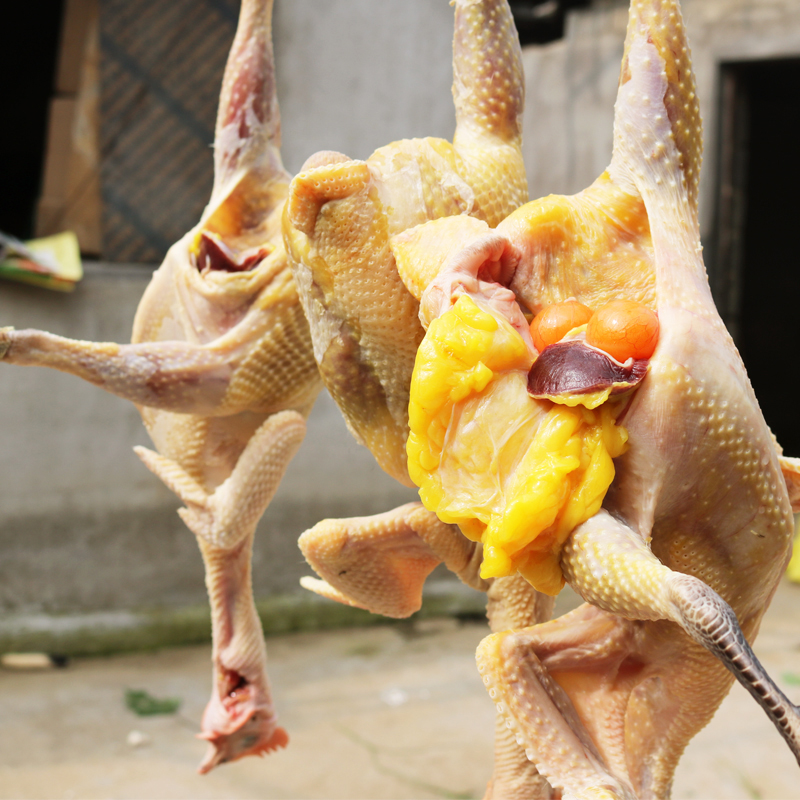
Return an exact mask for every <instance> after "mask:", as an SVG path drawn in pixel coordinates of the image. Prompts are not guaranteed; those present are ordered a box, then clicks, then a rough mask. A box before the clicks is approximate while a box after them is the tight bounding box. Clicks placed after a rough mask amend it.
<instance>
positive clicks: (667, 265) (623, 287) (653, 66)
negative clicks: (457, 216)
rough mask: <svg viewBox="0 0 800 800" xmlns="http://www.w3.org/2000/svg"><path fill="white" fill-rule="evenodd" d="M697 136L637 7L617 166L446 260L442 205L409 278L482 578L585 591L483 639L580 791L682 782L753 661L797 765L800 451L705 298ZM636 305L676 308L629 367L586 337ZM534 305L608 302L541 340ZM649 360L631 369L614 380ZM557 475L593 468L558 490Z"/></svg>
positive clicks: (503, 699) (509, 690)
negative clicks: (612, 308)
mask: <svg viewBox="0 0 800 800" xmlns="http://www.w3.org/2000/svg"><path fill="white" fill-rule="evenodd" d="M701 152H702V130H701V123H700V115H699V106H698V101H697V98H696V96H695V84H694V78H693V75H692V71H691V63H690V56H689V50H688V43H687V41H686V35H685V31H684V28H683V22H682V19H681V13H680V8H679V6H678V4H677V2H675V1H674V0H633V2H632V5H631V11H630V21H629V27H628V35H627V39H626V44H625V55H624V58H623V64H622V72H621V78H620V88H619V94H618V98H617V105H616V116H615V131H614V154H613V158H612V161H611V164H610V166H609V168H608V170H607V171H606V172H604V173H603V175H601V176H600V178H598V180H597V181H596V182H595V183H594V184H593V185H592V186H591V187H589V188H588V189H587V190H585V191H584V192H581V193H580V194H578V195H576V196H574V197H554V196H551V197H547V198H544V199H543V200H540V201H536V202H533V203H530V204H528V205H526V206H524V207H522V208H521V209H519V210H518V211H516V212H515V213H514V214H512V215H511V216H509V217H508V218H507V219H506V220H504V221H503V222H502V223H501V224H500V225H499V226H498V227H497V229H496V231H491V232H490V231H487V230H486V229H484V230H483V231H481V230H479V226H477V225H476V226H474V234H473V235H472V236H471V237H466V238H465V246H463V247H461V248H452V245H446V246H444V247H438V251H437V244H436V243H437V242H441V241H446V238H447V231H446V230H445V225H446V223H447V221H441V222H438V223H429V225H427V226H423V227H422V228H420V229H418V230H416V231H409V232H408V233H407V234H405V235H404V237H401V238H402V239H403V241H402V248H403V253H404V256H403V259H402V261H401V263H400V269H401V273H407V274H408V275H409V276H410V277H409V278H408V279H407V283H409V285H411V284H412V283H415V282H416V283H417V284H419V283H420V282H424V281H425V280H429V281H430V282H429V285H428V287H427V289H426V291H425V293H424V295H423V296H422V316H423V318H424V319H426V320H427V321H428V322H430V323H431V324H430V327H429V329H428V333H427V335H426V340H425V342H423V345H422V347H421V348H420V352H419V356H418V359H417V371H416V372H415V377H414V384H413V385H412V392H411V407H410V413H411V418H412V438H411V440H410V441H409V450H408V452H409V459H410V465H411V466H413V470H412V474H413V475H415V477H416V478H417V481H418V483H419V484H420V485H421V486H422V487H423V491H422V496H423V499H425V500H426V502H427V504H428V505H429V506H434V505H435V506H436V507H437V508H438V509H440V510H441V511H442V513H440V517H442V518H443V519H445V520H450V521H453V519H454V517H459V515H461V517H464V518H465V519H464V521H463V522H462V525H461V527H462V530H463V531H464V532H465V533H466V534H467V535H468V536H470V537H471V538H474V539H477V540H479V541H482V543H483V545H484V554H485V557H484V565H483V568H482V575H484V577H489V576H490V575H503V574H506V573H508V572H515V571H516V570H517V569H519V570H520V571H521V572H522V573H523V574H525V575H526V577H528V578H529V580H531V581H533V583H534V585H537V586H540V588H542V589H543V590H544V591H547V592H548V593H553V592H556V591H558V589H559V588H560V586H561V584H562V583H563V581H564V579H566V581H567V582H568V583H569V584H570V585H571V586H572V588H573V589H574V590H575V591H576V592H578V594H580V595H581V596H582V597H583V598H584V599H585V600H586V601H587V603H586V604H585V605H583V606H581V607H580V608H578V609H576V610H575V611H573V612H571V613H570V614H567V615H566V616H564V617H562V618H560V619H557V620H554V621H552V622H548V623H545V624H541V625H537V626H535V627H531V628H527V629H524V630H515V631H505V632H501V633H496V634H494V635H492V636H490V637H488V638H487V639H486V640H485V641H484V642H483V643H482V644H481V646H480V647H479V649H478V665H479V668H480V671H481V673H482V675H483V678H484V682H485V683H486V685H487V687H488V688H489V692H490V695H491V696H492V698H493V699H494V700H495V702H496V703H497V707H498V711H499V713H500V715H501V716H502V717H503V718H505V719H506V721H507V724H508V725H509V727H510V729H512V730H513V731H514V733H515V736H516V739H517V742H518V743H519V744H520V745H521V746H523V747H524V748H525V749H526V752H527V754H528V757H529V759H530V760H531V761H532V762H533V763H534V764H535V765H536V766H537V768H538V770H539V772H540V773H541V774H542V775H543V776H545V777H546V778H547V779H548V781H549V783H550V784H551V785H552V786H553V787H555V788H556V789H558V790H561V791H562V792H563V793H564V796H569V797H574V798H581V799H583V798H585V799H586V800H588V798H601V797H603V798H663V797H667V796H668V795H669V791H670V786H671V781H672V775H673V772H674V769H675V766H676V764H677V761H678V759H679V757H680V755H681V753H682V751H683V749H684V748H685V746H686V744H687V743H688V741H689V740H690V738H691V737H692V736H693V735H694V734H695V733H696V732H697V731H699V730H700V729H701V728H702V727H703V726H704V725H706V724H707V722H708V721H709V720H710V718H711V716H712V715H713V714H714V712H715V711H716V709H717V707H718V706H719V704H720V703H721V701H722V699H723V697H724V696H725V695H726V694H727V692H728V690H729V688H730V685H731V682H732V680H733V678H734V677H736V678H737V679H738V680H739V681H741V683H742V684H743V685H744V686H745V687H746V688H747V689H748V691H750V693H751V694H752V695H753V696H754V697H755V699H756V700H757V701H758V702H759V703H760V704H761V706H762V707H763V708H764V710H765V712H766V713H767V714H768V716H769V717H770V718H771V719H772V721H773V722H774V723H775V725H776V727H777V728H778V730H779V731H780V733H781V734H782V735H783V737H784V738H785V739H786V741H787V743H788V744H789V746H790V748H791V749H792V751H793V752H794V754H795V756H796V757H798V759H799V760H800V710H798V708H797V707H795V706H793V705H792V704H791V703H790V702H789V700H788V699H787V698H786V697H785V696H784V695H783V694H782V693H781V692H780V690H779V689H778V688H777V686H776V685H775V683H774V682H773V681H772V680H771V678H770V677H769V676H768V675H767V674H766V673H765V672H764V670H763V668H762V667H761V665H760V664H759V663H758V661H757V659H756V658H755V656H754V655H753V653H752V651H751V650H750V647H749V646H748V644H747V640H748V639H749V640H752V638H753V637H754V636H755V634H756V633H757V631H758V626H759V623H760V620H761V617H762V615H763V613H764V611H765V609H766V608H767V606H768V604H769V601H770V599H771V597H772V595H773V593H774V591H775V589H776V587H777V585H778V581H779V580H780V578H781V576H782V574H783V572H784V570H785V567H786V563H787V561H788V558H789V552H790V547H791V539H792V533H793V527H794V526H793V517H792V500H795V501H796V499H797V489H796V475H797V471H796V467H797V463H796V461H794V460H790V459H785V458H783V457H782V456H781V455H780V453H779V449H778V448H777V446H776V443H775V440H774V437H773V436H772V435H771V433H770V431H769V429H768V428H767V426H766V424H765V422H764V420H763V417H762V415H761V411H760V409H759V406H758V403H757V401H756V398H755V396H754V394H753V391H752V388H751V386H750V383H749V380H748V378H747V375H746V373H745V369H744V366H743V364H742V362H741V359H740V357H739V354H738V353H737V351H736V348H735V347H734V345H733V342H732V340H731V337H730V336H729V334H728V332H727V331H726V329H725V327H724V325H723V323H722V320H721V319H720V317H719V315H718V313H717V311H716V309H715V307H714V304H713V301H712V299H711V294H710V291H709V287H708V281H707V277H706V273H705V269H704V266H703V261H702V247H701V245H700V240H699V228H698V219H697V186H698V179H699V171H700V161H701ZM432 276H434V277H433V280H430V279H431V277H432ZM505 287H510V290H509V289H508V288H505ZM620 299H622V300H625V301H628V302H629V303H631V304H632V305H634V306H636V307H637V308H639V309H642V308H644V309H645V311H646V310H647V309H648V308H649V309H650V311H651V312H657V329H658V338H657V343H656V344H655V345H654V351H651V352H649V353H648V354H647V355H646V356H644V357H642V356H633V355H632V356H631V358H630V361H627V360H626V359H627V356H625V355H623V356H618V359H620V360H622V361H625V363H619V360H618V359H615V358H613V357H612V356H610V355H608V353H604V352H603V347H601V346H599V345H597V344H596V343H593V341H592V338H591V337H592V331H591V328H592V319H593V318H596V317H595V315H596V314H599V313H600V311H601V310H602V309H603V308H604V307H607V306H608V305H609V304H610V303H611V302H612V301H619V300H620ZM517 301H519V302H521V303H523V304H524V305H525V306H526V307H527V308H528V309H530V310H531V311H532V312H534V313H538V312H541V311H543V310H546V309H548V308H551V307H554V306H555V305H556V304H570V303H575V301H577V302H578V303H580V304H582V305H584V306H585V307H587V309H589V311H590V312H591V311H592V310H593V311H594V313H593V315H592V317H590V318H589V322H588V326H587V325H585V324H577V325H568V326H567V330H566V331H564V332H563V333H561V334H558V335H555V336H554V340H553V341H550V342H545V343H544V344H543V345H540V347H541V350H539V349H537V348H536V347H534V345H533V342H532V341H531V339H530V334H529V332H528V329H527V325H526V323H525V320H524V318H523V316H522V311H521V309H520V306H519V305H518V304H517ZM453 304H455V305H453ZM637 313H638V312H637ZM647 313H650V312H647ZM453 315H455V317H454V316H453ZM653 319H655V317H653ZM584 322H585V320H584ZM443 326H444V328H443ZM447 326H450V327H449V328H448V327H447ZM445 329H446V330H445ZM625 331H626V328H625V325H624V324H622V323H621V324H620V327H619V328H618V332H619V333H620V335H622V336H624V335H627V334H625ZM448 336H449V337H450V338H449V339H448V338H446V337H448ZM480 336H487V337H489V338H490V339H492V341H491V342H490V343H488V344H487V345H486V348H485V352H486V355H485V356H480V358H479V354H478V353H477V352H476V347H475V345H470V346H466V344H465V343H467V342H473V341H475V342H477V341H478V339H479V338H480ZM429 337H433V338H432V339H431V340H430V343H429V342H428V340H429ZM469 337H473V338H469ZM515 337H516V338H515ZM612 338H614V337H612ZM501 339H502V340H503V341H502V342H501V341H500V340H501ZM487 341H488V340H487ZM442 342H444V344H445V345H446V346H444V347H442V346H441V344H440V343H442ZM448 342H450V344H452V345H453V346H449V345H447V343H448ZM506 342H511V345H509V344H507V343H506ZM459 347H462V348H463V352H462V350H459V349H458V348H459ZM610 349H611V348H610V347H609V351H610ZM637 358H638V359H640V360H639V362H637V361H636V359H637ZM443 359H444V360H443ZM446 359H451V360H452V362H453V364H454V366H452V367H449V368H448V367H447V366H444V367H443V364H446V363H449V362H446ZM470 359H471V360H470ZM480 359H483V360H480ZM637 363H639V364H640V365H641V367H640V372H639V375H638V377H636V379H635V380H634V379H633V378H632V377H631V378H630V379H629V378H624V379H623V380H621V381H620V382H619V384H615V383H614V381H611V380H610V379H608V377H607V375H608V374H612V373H614V372H615V371H616V373H615V374H618V375H619V374H622V373H624V370H625V369H627V370H628V371H629V372H628V374H630V373H631V371H635V369H636V364H637ZM598 364H599V365H600V366H598ZM531 365H532V366H531ZM607 365H610V366H612V367H613V368H614V370H612V372H611V373H609V372H608V370H607V369H606V366H607ZM448 370H449V371H448ZM437 371H438V372H437ZM442 371H444V374H443V375H442V374H441V373H442ZM437 381H438V383H437ZM604 381H606V382H605V383H604ZM612 384H613V385H614V386H617V385H618V388H620V390H621V391H620V393H619V394H614V393H613V390H612V388H611V387H612ZM600 389H603V391H602V392H601V391H600ZM581 398H582V399H581ZM442 409H443V411H442ZM581 409H582V410H581ZM602 409H607V412H606V416H605V417H603V418H602V419H601V418H600V412H601V410H602ZM415 419H416V422H415ZM443 420H444V422H443ZM565 421H566V425H565V424H564V422H565ZM581 425H583V426H584V428H581ZM558 426H560V427H558ZM582 430H583V431H584V432H581V431H582ZM467 442H474V443H478V444H479V445H480V447H481V448H483V450H481V449H477V450H476V449H474V448H473V450H470V447H469V446H468V445H467V444H465V443H467ZM542 442H544V443H545V444H546V446H545V447H544V448H543V449H542V448H541V444H542ZM590 443H591V445H592V447H595V446H596V447H597V448H598V449H597V450H593V449H592V448H591V447H589V446H588V445H589V444H590ZM603 445H604V446H605V448H606V449H607V451H608V452H606V454H605V456H602V457H601V459H600V460H598V461H597V462H595V460H594V458H595V454H596V453H597V452H598V451H599V450H603V449H604V448H603ZM537 448H540V449H539V450H537ZM571 453H574V454H575V455H571ZM611 457H615V460H614V462H613V465H612V461H611ZM603 460H604V464H605V466H603V467H601V466H599V464H600V461H603ZM543 465H544V466H543ZM545 467H546V469H545ZM595 467H596V469H595ZM609 468H610V472H609V471H608V469H609ZM582 470H583V472H581V471H582ZM592 470H595V471H594V472H592ZM603 470H605V472H606V477H605V478H603V480H602V481H600V482H599V483H595V484H591V483H587V481H585V480H584V474H585V475H589V474H590V473H591V474H592V476H595V477H596V476H597V475H600V473H601V472H602V471H603ZM558 471H561V472H564V473H569V472H570V471H573V473H574V474H575V475H578V476H579V477H578V479H576V480H573V481H572V482H570V481H569V480H566V479H565V480H564V481H562V482H561V483H560V484H559V485H557V486H555V488H554V487H552V486H551V485H550V484H551V483H552V481H553V475H554V474H555V472H558ZM587 480H588V479H587ZM520 486H522V487H523V489H524V491H521V492H520V491H519V487H520ZM587 486H588V488H587ZM598 487H599V488H598ZM606 491H607V494H606ZM520 509H522V511H524V514H522V516H520ZM540 519H543V520H544V522H543V523H542V524H541V525H539V527H538V528H537V529H536V530H535V531H533V530H531V528H532V526H533V525H534V523H536V524H537V525H538V524H539V521H540ZM566 519H569V520H570V523H569V524H566V525H563V524H561V523H562V522H563V521H564V520H566ZM459 521H460V519H459ZM526 526H527V530H526ZM562 533H563V536H562V535H561V534H562ZM504 548H505V549H504ZM495 550H498V551H501V552H494V551H495ZM726 668H727V671H726Z"/></svg>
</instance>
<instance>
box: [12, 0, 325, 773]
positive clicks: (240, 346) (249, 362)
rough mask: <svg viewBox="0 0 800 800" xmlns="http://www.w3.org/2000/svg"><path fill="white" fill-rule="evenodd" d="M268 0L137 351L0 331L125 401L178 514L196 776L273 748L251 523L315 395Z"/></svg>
mask: <svg viewBox="0 0 800 800" xmlns="http://www.w3.org/2000/svg"><path fill="white" fill-rule="evenodd" d="M271 17H272V0H243V2H242V8H241V13H240V18H239V25H238V28H237V32H236V37H235V39H234V42H233V45H232V48H231V51H230V55H229V57H228V63H227V66H226V69H225V76H224V79H223V85H222V91H221V95H220V104H219V111H218V115H217V125H216V132H215V149H214V187H213V191H212V195H211V199H210V201H209V203H208V206H207V207H206V209H205V211H204V213H203V216H202V219H201V220H200V222H199V223H198V224H197V226H196V227H195V228H193V229H192V230H191V231H189V232H188V233H187V234H186V235H185V236H184V237H183V238H182V239H181V240H180V241H178V242H177V243H176V244H175V245H173V246H172V247H171V248H170V250H169V252H168V253H167V256H166V258H165V260H164V263H163V264H162V265H161V267H160V268H159V269H158V270H157V271H156V272H155V274H154V276H153V279H152V281H151V283H150V285H149V286H148V288H147V290H146V291H145V294H144V296H143V297H142V300H141V302H140V304H139V308H138V311H137V313H136V318H135V320H134V329H133V337H132V341H133V343H132V344H129V345H118V344H113V343H93V342H80V341H72V340H69V339H64V338H61V337H58V336H53V335H51V334H48V333H44V332H41V331H33V330H27V331H26V330H22V331H14V330H11V329H2V330H0V360H2V361H4V362H5V363H9V364H24V365H34V366H48V367H52V368H55V369H59V370H62V371H65V372H69V373H71V374H74V375H77V376H79V377H81V378H83V379H84V380H87V381H89V382H91V383H93V384H95V385H97V386H99V387H101V388H103V389H105V390H106V391H110V392H113V393H114V394H117V395H119V396H121V397H124V398H126V399H128V400H131V401H132V402H134V403H136V404H137V406H138V407H139V410H140V412H141V415H142V419H143V420H144V423H145V426H146V427H147V430H148V433H149V434H150V437H151V439H152V440H153V443H154V445H155V447H156V450H157V452H153V451H151V450H147V449H145V448H137V453H138V454H139V456H140V457H141V458H142V460H143V461H144V463H145V464H146V465H147V467H148V468H150V469H151V470H152V471H153V472H155V474H156V475H158V476H159V477H160V478H161V479H162V480H163V481H164V483H165V484H166V485H167V486H168V487H169V488H170V489H172V490H173V491H174V492H175V493H176V494H177V495H178V496H179V497H180V498H181V500H183V502H184V503H185V504H186V508H183V509H181V511H180V512H179V513H180V514H181V516H182V518H183V520H184V521H185V522H186V524H187V526H188V527H189V528H190V529H191V530H192V531H193V532H194V533H195V535H196V537H197V541H198V544H199V546H200V551H201V553H202V556H203V561H204V564H205V569H206V586H207V588H208V594H209V599H210V601H211V619H212V641H213V664H214V688H213V692H212V695H211V700H210V701H209V703H208V706H207V707H206V710H205V713H204V715H203V722H202V733H201V734H200V735H201V736H202V737H203V738H206V739H208V741H209V748H208V753H207V755H206V758H205V760H204V761H203V763H202V765H201V767H200V771H201V772H207V771H208V770H210V769H212V768H213V767H214V766H216V765H217V764H220V763H223V762H226V761H232V760H235V759H237V758H241V757H242V756H246V755H250V754H263V753H266V752H269V751H270V750H274V749H275V748H277V747H281V746H284V745H285V744H286V742H287V735H286V732H285V731H284V730H283V728H281V727H279V726H278V724H277V717H276V714H275V709H274V707H273V703H272V699H271V696H270V688H269V682H268V679H267V672H266V649H265V645H264V638H263V635H262V631H261V623H260V621H259V618H258V614H257V612H256V608H255V604H254V601H253V595H252V589H251V584H250V559H251V552H252V543H253V536H254V534H255V529H256V525H257V523H258V521H259V519H260V518H261V516H262V514H263V513H264V510H265V509H266V507H267V505H268V504H269V502H270V500H271V498H272V496H273V494H274V492H275V490H276V489H277V487H278V484H279V483H280V480H281V477H282V476H283V473H284V470H285V469H286V466H287V464H288V463H289V461H290V459H291V458H292V456H293V455H294V453H295V452H296V451H297V448H298V447H299V446H300V442H301V441H302V438H303V435H304V433H305V418H306V416H307V415H308V413H309V411H310V410H311V406H312V405H313V403H314V400H315V398H316V396H317V394H318V392H319V390H320V389H321V382H320V380H319V375H318V372H317V368H316V364H315V363H314V358H313V353H312V350H311V339H310V336H309V332H308V326H307V324H306V321H305V318H304V316H303V312H302V308H301V306H300V303H299V302H298V299H297V291H296V289H295V285H294V280H293V278H292V275H291V272H290V270H289V267H288V265H287V261H286V253H285V251H284V248H283V242H282V239H281V235H280V217H281V210H282V207H283V203H284V199H285V197H286V194H287V192H288V188H289V181H290V176H289V175H288V174H287V173H286V171H285V170H284V169H283V165H282V163H281V158H280V152H279V145H280V117H279V112H278V105H277V96H276V91H275V71H274V64H273V58H272V40H271Z"/></svg>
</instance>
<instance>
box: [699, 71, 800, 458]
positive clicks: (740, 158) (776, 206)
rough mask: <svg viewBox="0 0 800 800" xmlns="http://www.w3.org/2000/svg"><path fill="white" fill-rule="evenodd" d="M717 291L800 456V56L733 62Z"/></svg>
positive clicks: (776, 422)
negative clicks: (799, 405) (798, 389)
mask: <svg viewBox="0 0 800 800" xmlns="http://www.w3.org/2000/svg"><path fill="white" fill-rule="evenodd" d="M721 79H722V80H721V88H722V91H721V107H720V120H721V124H720V137H719V138H720V151H719V154H720V159H719V164H720V183H719V199H718V207H717V210H718V216H717V240H716V257H715V259H714V264H713V266H714V269H713V271H712V274H711V278H712V289H713V291H714V294H715V299H716V301H717V305H718V307H719V308H720V312H721V313H722V316H723V319H725V322H726V324H727V325H728V327H729V329H730V330H731V333H732V334H733V336H734V339H735V340H736V343H737V345H738V347H739V351H740V352H741V354H742V358H743V359H744V362H745V366H746V367H747V371H748V373H749V375H750V379H751V381H752V382H753V388H754V389H755V392H756V396H757V397H758V399H759V402H760V404H761V408H762V410H763V412H764V417H765V418H766V420H767V423H768V424H769V426H770V427H771V428H772V430H773V432H774V433H775V435H776V436H777V437H778V441H779V442H780V443H781V444H782V445H783V447H784V449H785V452H786V454H787V455H790V456H800V414H798V413H797V411H796V399H795V394H794V388H795V386H796V385H797V383H798V380H797V370H798V366H797V353H798V352H800V324H799V321H800V236H799V234H800V147H798V140H800V103H798V101H797V99H798V98H800V58H797V59H786V60H771V61H759V62H749V63H738V64H725V65H723V67H722V75H721Z"/></svg>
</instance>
